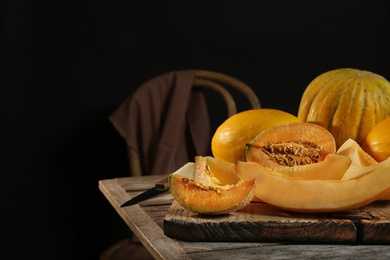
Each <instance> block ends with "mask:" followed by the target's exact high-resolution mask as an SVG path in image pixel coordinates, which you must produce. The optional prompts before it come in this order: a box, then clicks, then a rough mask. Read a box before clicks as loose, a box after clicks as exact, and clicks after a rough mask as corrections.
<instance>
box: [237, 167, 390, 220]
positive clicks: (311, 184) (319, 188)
mask: <svg viewBox="0 0 390 260" xmlns="http://www.w3.org/2000/svg"><path fill="white" fill-rule="evenodd" d="M253 164H256V163H254V162H237V163H236V171H237V174H238V175H239V176H240V178H241V179H243V180H246V179H253V178H255V179H256V191H255V196H256V197H257V198H259V199H260V200H262V201H264V202H266V203H268V204H271V205H274V206H277V207H280V208H282V209H286V210H290V211H296V212H311V213H325V212H336V211H342V210H349V209H355V208H359V207H362V206H365V205H367V204H369V203H371V202H373V201H375V200H379V199H383V198H384V197H385V195H386V194H389V192H390V174H389V171H390V160H388V161H384V162H383V164H382V165H381V167H378V168H377V169H375V170H373V171H372V172H370V173H369V174H366V175H364V176H362V177H361V178H358V179H353V180H301V179H294V178H289V177H286V176H284V175H282V174H278V173H275V172H267V171H265V170H261V169H260V168H259V167H257V166H255V165H253Z"/></svg>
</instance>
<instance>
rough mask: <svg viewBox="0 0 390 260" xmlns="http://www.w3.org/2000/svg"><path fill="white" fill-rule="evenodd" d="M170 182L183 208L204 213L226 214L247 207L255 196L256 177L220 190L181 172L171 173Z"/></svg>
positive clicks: (174, 194) (172, 192)
mask: <svg viewBox="0 0 390 260" xmlns="http://www.w3.org/2000/svg"><path fill="white" fill-rule="evenodd" d="M168 183H169V188H170V191H171V194H172V196H173V198H174V199H175V200H176V201H177V202H178V203H179V204H180V205H181V206H182V207H183V208H185V209H187V210H189V211H191V212H194V213H198V214H203V215H217V214H226V213H230V212H234V211H237V210H239V209H241V208H243V207H245V206H246V205H247V204H249V203H250V202H251V201H252V199H253V198H254V192H255V187H256V184H255V181H254V179H251V180H242V181H239V182H238V183H237V184H235V185H231V187H230V188H229V189H225V190H220V189H218V188H216V187H213V186H209V187H206V186H203V185H201V184H200V183H197V182H194V181H193V180H191V179H189V178H187V177H185V176H183V175H179V174H170V175H169V178H168Z"/></svg>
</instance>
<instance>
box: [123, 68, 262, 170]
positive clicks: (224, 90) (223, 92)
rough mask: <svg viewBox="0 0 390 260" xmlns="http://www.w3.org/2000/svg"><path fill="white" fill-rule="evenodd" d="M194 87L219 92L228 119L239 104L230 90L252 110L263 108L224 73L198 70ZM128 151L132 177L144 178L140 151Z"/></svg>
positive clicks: (256, 98)
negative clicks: (236, 92)
mask: <svg viewBox="0 0 390 260" xmlns="http://www.w3.org/2000/svg"><path fill="white" fill-rule="evenodd" d="M193 87H196V88H206V89H211V90H213V91H215V92H217V93H218V94H219V95H220V96H221V97H222V98H223V100H224V102H225V105H226V110H227V115H226V118H228V117H230V116H232V115H234V114H236V113H237V104H236V101H235V99H234V98H233V96H232V95H231V91H230V90H229V89H235V90H237V91H238V92H239V93H241V94H242V95H243V96H244V97H245V98H246V99H247V101H248V102H249V105H250V108H253V109H256V108H260V107H261V104H260V101H259V98H258V97H257V95H256V94H255V92H254V91H253V90H252V88H250V87H249V86H248V85H247V84H245V83H244V82H242V81H240V80H238V79H236V78H234V77H232V76H228V75H226V74H223V73H219V72H214V71H208V70H197V71H196V73H195V79H194V83H193ZM127 149H128V151H127V152H128V158H129V164H130V165H129V167H130V172H131V176H142V169H141V164H140V157H139V154H138V151H137V150H135V149H132V148H131V147H129V146H128V147H127Z"/></svg>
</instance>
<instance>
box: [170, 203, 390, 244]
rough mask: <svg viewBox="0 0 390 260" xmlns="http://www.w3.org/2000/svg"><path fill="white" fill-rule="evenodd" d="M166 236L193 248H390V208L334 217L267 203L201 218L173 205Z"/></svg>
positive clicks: (374, 205) (389, 205) (383, 205)
mask: <svg viewBox="0 0 390 260" xmlns="http://www.w3.org/2000/svg"><path fill="white" fill-rule="evenodd" d="M163 224H164V233H165V235H166V236H168V237H171V238H175V239H179V240H183V241H192V242H195V241H196V242H297V243H301V242H319V243H320V242H321V243H363V244H390V202H389V201H380V202H375V203H372V204H370V205H369V206H366V207H364V208H360V209H356V210H350V211H345V212H338V213H333V214H303V213H294V212H288V211H284V210H281V209H278V208H275V207H273V206H270V205H267V204H264V203H251V204H249V205H248V206H247V207H245V208H244V209H242V210H240V211H237V212H233V213H230V214H226V215H221V216H201V215H198V214H196V213H192V212H190V211H187V210H186V209H184V208H183V207H181V206H180V205H179V204H178V203H177V202H176V201H174V202H173V203H172V205H171V207H170V208H169V210H168V212H167V214H166V215H165V217H164V221H163Z"/></svg>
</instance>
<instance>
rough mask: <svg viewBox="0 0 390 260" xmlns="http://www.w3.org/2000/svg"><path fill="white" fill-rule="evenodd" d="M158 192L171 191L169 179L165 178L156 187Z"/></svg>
mask: <svg viewBox="0 0 390 260" xmlns="http://www.w3.org/2000/svg"><path fill="white" fill-rule="evenodd" d="M155 188H156V190H159V191H164V190H168V189H169V184H168V178H165V179H163V180H161V181H159V182H157V183H156V185H155Z"/></svg>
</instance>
